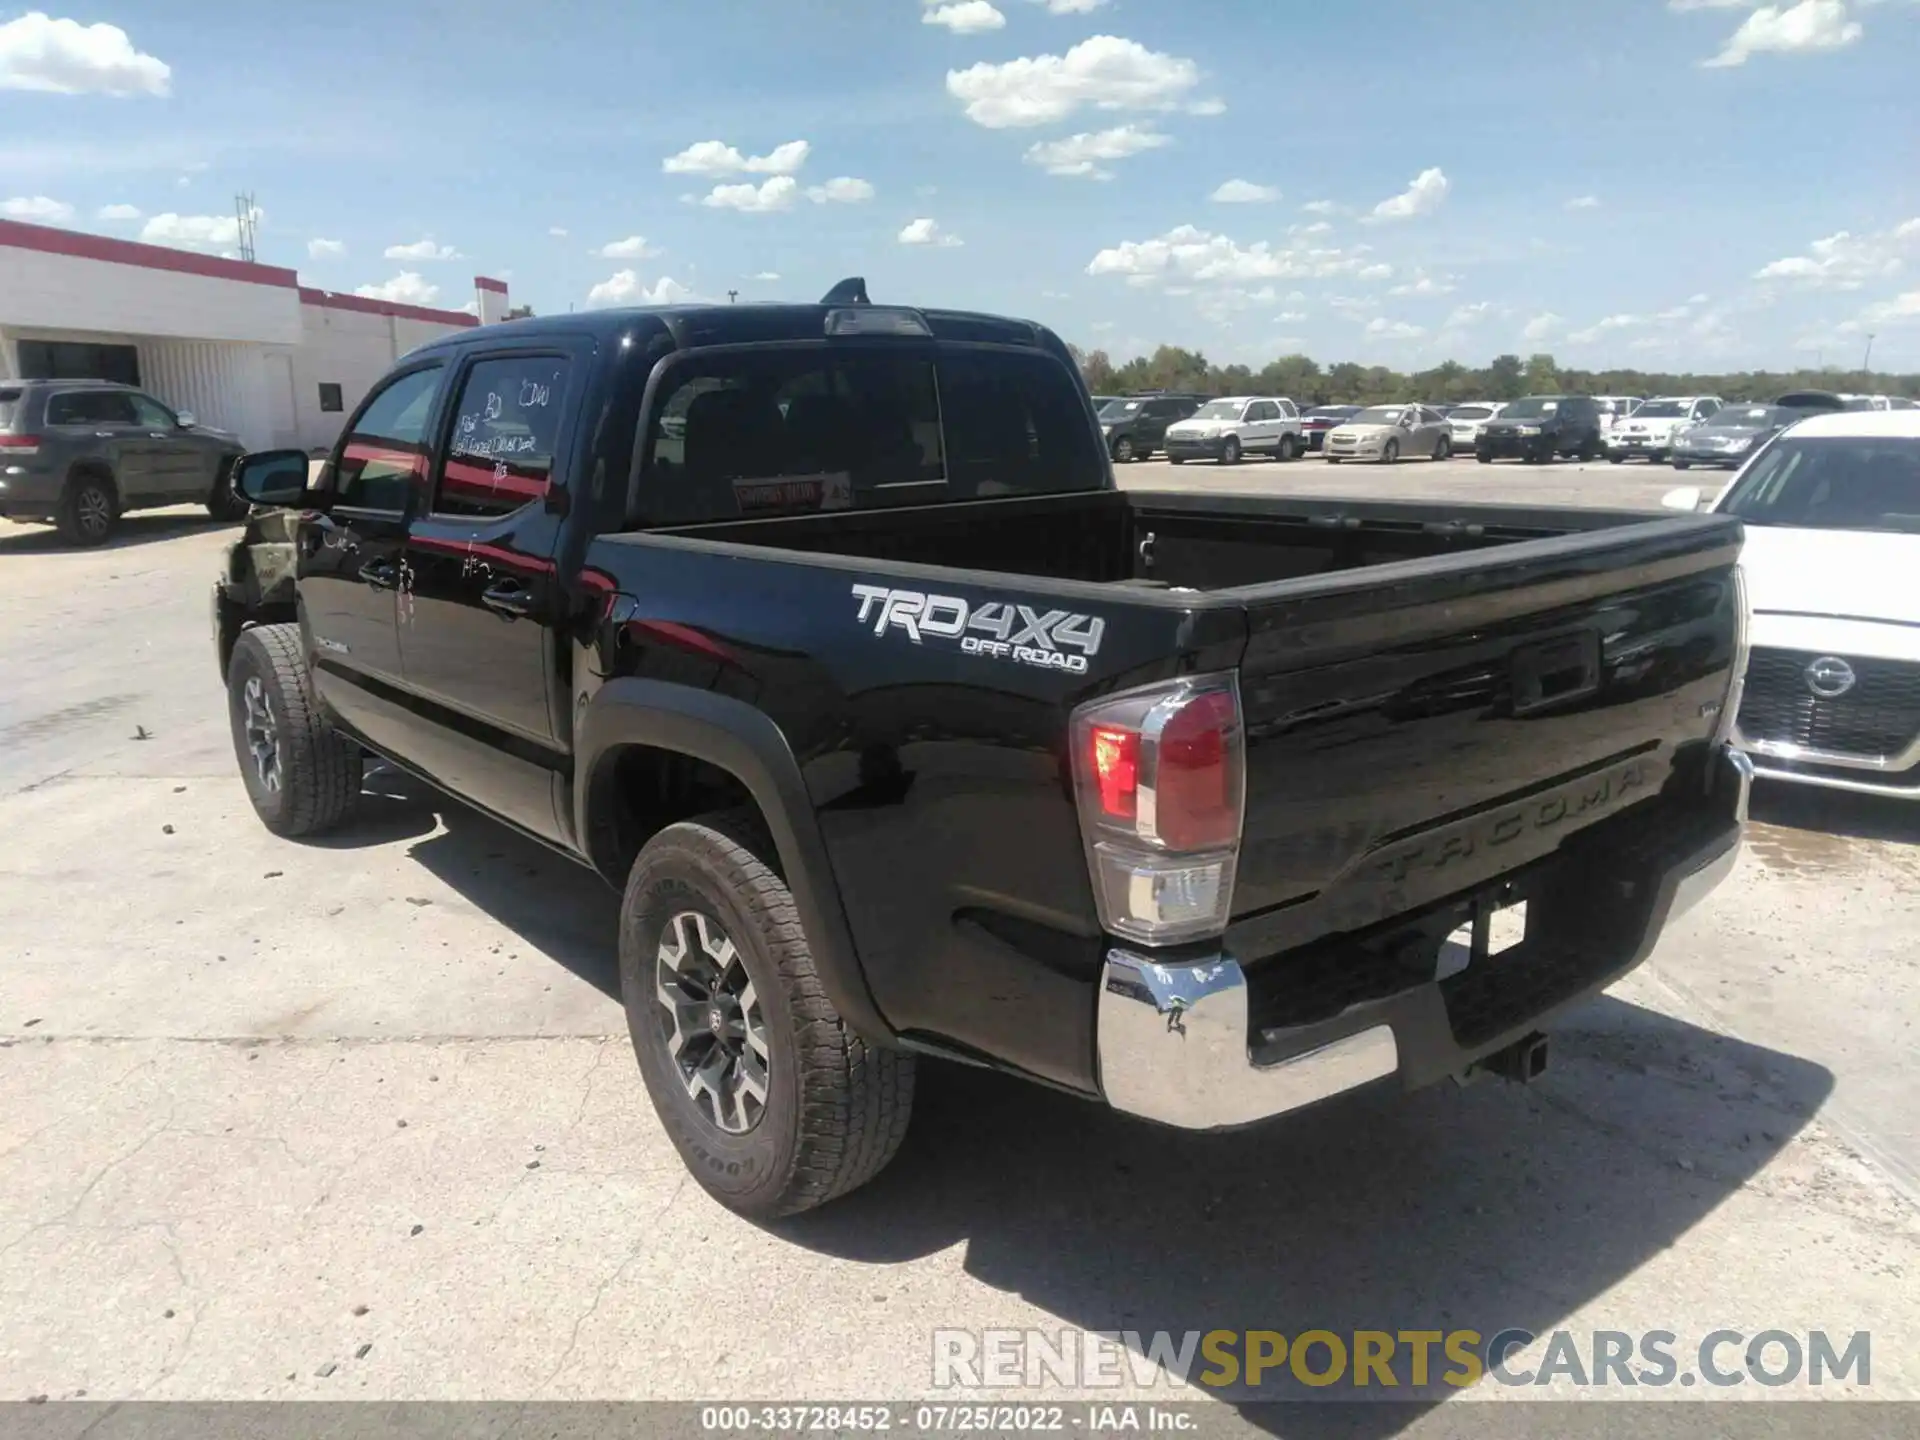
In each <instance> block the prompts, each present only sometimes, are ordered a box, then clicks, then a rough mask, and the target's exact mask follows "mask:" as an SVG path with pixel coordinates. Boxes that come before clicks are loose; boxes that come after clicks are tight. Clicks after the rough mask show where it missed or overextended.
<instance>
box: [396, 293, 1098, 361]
mask: <svg viewBox="0 0 1920 1440" xmlns="http://www.w3.org/2000/svg"><path fill="white" fill-rule="evenodd" d="M836 316H838V317H854V318H852V319H850V320H841V321H836V322H835V323H839V324H850V325H860V326H861V327H862V328H865V327H867V326H871V327H873V328H874V329H876V330H877V331H879V332H881V333H891V334H895V335H898V334H902V333H907V334H911V333H912V331H911V330H908V329H906V328H905V327H909V326H913V325H915V324H916V323H917V325H918V327H919V328H920V329H921V330H923V331H924V332H925V333H926V334H927V335H928V336H930V337H932V338H933V339H936V340H961V341H973V342H975V343H985V344H998V345H1024V346H1031V347H1034V348H1046V349H1051V348H1053V346H1054V345H1058V344H1059V343H1060V342H1059V341H1058V340H1057V339H1054V337H1053V336H1052V334H1051V332H1049V331H1048V330H1047V329H1046V328H1045V327H1044V326H1041V325H1039V324H1037V323H1035V322H1034V321H1031V320H1016V319H1011V318H1009V317H1007V316H1003V315H987V314H981V313H977V312H974V311H968V310H939V309H922V308H918V307H914V306H907V305H871V304H861V303H854V304H846V305H830V304H795V303H792V302H787V301H748V302H746V303H744V304H698V305H645V306H622V307H619V308H613V309H606V310H587V311H580V312H577V313H575V314H570V315H535V316H529V317H528V318H526V319H524V320H506V321H502V322H500V323H499V324H495V325H482V326H477V327H470V328H467V329H463V330H459V331H456V332H455V333H453V334H451V335H446V336H442V337H440V338H438V339H435V340H430V341H428V342H427V343H426V344H424V345H421V346H419V347H418V348H417V349H416V350H415V351H414V352H413V353H415V354H425V353H430V352H433V351H439V350H453V349H463V348H465V347H467V346H471V345H490V344H493V343H496V342H497V341H498V340H500V339H501V338H502V337H511V339H512V340H514V341H517V340H521V339H525V338H531V337H533V336H536V335H587V336H591V337H592V338H594V339H597V340H609V339H614V338H618V337H620V336H625V335H633V334H637V333H650V334H657V333H659V332H660V331H665V332H666V333H668V334H669V335H671V336H672V337H673V340H674V345H675V348H678V349H687V348H691V347H693V346H700V345H742V344H746V345H751V344H755V343H775V342H779V341H785V340H810V339H819V338H822V337H824V336H825V335H827V334H828V333H829V332H828V325H829V322H830V321H833V320H834V317H836ZM889 326H899V327H902V328H894V329H888V328H887V327H889ZM841 333H845V332H841ZM1050 341H1051V342H1052V343H1051V344H1049V342H1050Z"/></svg>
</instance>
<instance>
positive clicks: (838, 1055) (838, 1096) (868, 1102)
mask: <svg viewBox="0 0 1920 1440" xmlns="http://www.w3.org/2000/svg"><path fill="white" fill-rule="evenodd" d="M663 843H664V844H676V845H683V846H686V847H688V848H690V849H692V850H694V851H696V852H700V851H704V852H705V854H704V855H703V856H702V857H701V858H703V859H704V860H705V861H706V862H707V863H708V864H710V865H713V866H715V867H716V869H718V870H719V871H720V873H722V874H724V875H726V877H727V879H728V881H729V883H730V887H731V889H732V891H733V893H734V896H735V898H736V899H737V901H738V902H739V904H740V906H741V907H742V908H743V909H744V910H745V911H746V912H747V916H748V919H749V920H750V921H751V922H752V923H753V925H754V926H755V927H756V928H757V930H758V931H759V935H760V938H761V940H762V942H763V943H764V945H765V947H766V951H767V954H768V957H769V958H770V959H771V960H772V962H773V964H774V966H775V968H776V969H777V970H778V971H779V972H780V977H781V980H782V981H783V982H784V984H785V986H786V991H787V996H788V999H789V1009H790V1011H791V1013H790V1015H789V1016H788V1020H789V1022H790V1023H791V1026H792V1036H793V1041H794V1050H795V1055H796V1058H797V1061H798V1069H799V1074H800V1095H799V1099H798V1104H797V1106H796V1116H797V1122H798V1128H799V1135H798V1137H797V1140H798V1143H797V1144H796V1145H795V1146H794V1151H793V1168H792V1170H791V1172H790V1173H789V1174H788V1176H787V1177H786V1179H785V1183H784V1185H783V1186H782V1187H781V1188H780V1191H779V1194H778V1195H777V1197H775V1198H774V1199H772V1200H771V1201H770V1202H769V1203H767V1204H766V1205H764V1206H756V1207H755V1209H754V1213H755V1214H757V1215H762V1216H765V1217H766V1218H777V1217H779V1216H784V1215H797V1214H799V1213H800V1212H801V1211H804V1210H812V1209H814V1208H815V1207H817V1206H820V1205H824V1204H826V1203H827V1202H828V1201H830V1200H834V1199H837V1198H839V1197H840V1196H842V1195H845V1194H847V1193H848V1192H849V1191H852V1190H857V1189H858V1188H859V1187H860V1186H862V1185H864V1184H866V1183H867V1182H868V1181H869V1180H871V1179H873V1177H874V1176H876V1175H878V1174H879V1173H880V1171H881V1170H883V1169H884V1168H885V1167H886V1165H887V1163H888V1162H889V1161H890V1160H892V1159H893V1157H894V1154H895V1152H897V1151H898V1150H899V1148H900V1144H901V1142H902V1141H903V1140H904V1139H905V1138H906V1134H907V1125H908V1122H909V1120H910V1119H911V1118H912V1115H913V1087H914V1071H915V1065H914V1057H913V1056H912V1055H909V1054H907V1053H905V1052H904V1051H900V1050H894V1049H890V1048H887V1047H883V1046H879V1045H875V1044H873V1043H872V1042H871V1041H869V1040H867V1039H865V1038H863V1037H862V1036H860V1035H858V1034H856V1033H855V1032H854V1031H853V1030H851V1029H849V1028H848V1026H847V1024H846V1022H845V1021H844V1020H843V1019H842V1018H841V1017H840V1013H839V1012H838V1011H837V1010H835V1009H834V1006H833V1002H832V1001H831V1000H830V999H829V998H828V997H827V993H826V991H825V989H824V988H823V987H822V986H821V984H820V976H819V972H818V971H817V970H816V969H815V968H814V963H813V951H812V949H811V947H810V946H809V945H808V943H807V937H806V932H805V931H804V930H803V929H802V927H801V924H800V912H799V910H798V908H797V907H796V906H795V904H794V901H793V892H792V891H791V890H789V889H788V888H787V884H786V881H784V880H783V879H781V877H780V876H779V875H778V874H777V873H776V872H775V871H774V869H773V868H772V867H771V866H770V865H768V864H767V862H766V861H765V860H763V859H761V858H760V857H761V856H762V855H771V854H773V853H774V849H773V843H772V840H771V838H770V837H769V836H768V835H767V833H766V830H765V827H764V825H763V823H762V822H761V819H760V817H759V815H758V814H757V813H756V812H754V811H752V810H729V811H724V812H720V813H716V814H709V815H703V816H700V817H698V818H696V819H694V820H690V821H684V822H681V823H679V824H676V825H672V826H669V827H668V828H667V829H665V830H663V831H661V832H660V833H659V834H658V835H656V836H655V837H654V838H653V840H652V841H650V842H649V843H648V846H647V850H651V849H653V848H654V847H655V846H657V845H661V844H663ZM645 857H646V850H643V851H642V852H641V859H640V860H637V861H636V862H635V864H634V871H633V875H634V876H635V877H637V876H639V875H640V874H641V873H642V871H643V866H644V861H645ZM631 884H632V880H631V878H630V880H629V887H630V888H631ZM631 901H632V896H631V894H629V897H628V902H629V905H631Z"/></svg>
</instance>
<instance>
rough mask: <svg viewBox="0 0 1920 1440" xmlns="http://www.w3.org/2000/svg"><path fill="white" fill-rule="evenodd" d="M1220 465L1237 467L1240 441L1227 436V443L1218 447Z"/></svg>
mask: <svg viewBox="0 0 1920 1440" xmlns="http://www.w3.org/2000/svg"><path fill="white" fill-rule="evenodd" d="M1220 463H1221V464H1222V465H1238V464H1239V463H1240V441H1239V439H1238V438H1237V437H1235V436H1232V435H1229V436H1228V437H1227V443H1226V444H1224V445H1222V446H1221V447H1220Z"/></svg>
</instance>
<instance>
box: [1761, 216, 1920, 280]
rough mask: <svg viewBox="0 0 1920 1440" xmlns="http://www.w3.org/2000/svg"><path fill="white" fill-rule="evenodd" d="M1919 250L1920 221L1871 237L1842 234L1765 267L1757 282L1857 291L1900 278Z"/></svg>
mask: <svg viewBox="0 0 1920 1440" xmlns="http://www.w3.org/2000/svg"><path fill="white" fill-rule="evenodd" d="M1915 250H1920V217H1916V218H1915V219H1912V220H1908V221H1907V222H1905V223H1904V224H1901V225H1896V226H1894V227H1893V228H1892V229H1891V230H1882V231H1878V232H1876V233H1874V234H1870V235H1853V234H1849V233H1848V232H1847V231H1845V230H1842V231H1840V232H1839V233H1838V234H1835V235H1829V236H1827V237H1826V238H1825V239H1824V240H1816V241H1814V242H1813V244H1811V245H1809V246H1808V247H1807V251H1808V253H1807V254H1805V255H1789V256H1787V257H1786V258H1785V259H1783V260H1775V261H1774V262H1773V263H1772V264H1770V265H1765V266H1762V267H1761V268H1760V269H1759V270H1758V271H1756V272H1755V273H1754V277H1753V278H1754V279H1756V280H1788V281H1794V282H1797V283H1801V284H1805V285H1808V286H1811V287H1814V288H1816V289H1832V290H1858V289H1859V288H1860V287H1861V286H1862V285H1863V284H1865V283H1866V282H1867V281H1869V280H1877V279H1881V278H1884V277H1886V276H1889V275H1897V274H1899V273H1900V271H1901V269H1902V268H1903V267H1904V265H1905V263H1906V260H1905V257H1906V255H1907V254H1908V253H1909V252H1912V251H1915Z"/></svg>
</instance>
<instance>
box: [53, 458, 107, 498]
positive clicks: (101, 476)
mask: <svg viewBox="0 0 1920 1440" xmlns="http://www.w3.org/2000/svg"><path fill="white" fill-rule="evenodd" d="M76 480H104V481H106V482H107V485H108V486H109V487H110V488H111V489H112V491H113V498H114V499H115V500H118V499H119V498H120V482H119V480H118V479H117V478H115V476H114V473H113V467H112V466H111V465H109V464H107V462H106V461H104V460H76V461H74V462H73V464H72V465H71V466H69V467H68V468H67V482H66V483H67V484H69V485H71V484H73V483H74V481H76Z"/></svg>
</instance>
